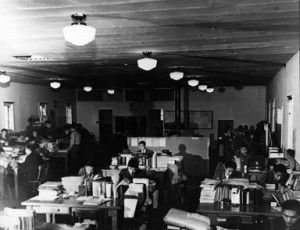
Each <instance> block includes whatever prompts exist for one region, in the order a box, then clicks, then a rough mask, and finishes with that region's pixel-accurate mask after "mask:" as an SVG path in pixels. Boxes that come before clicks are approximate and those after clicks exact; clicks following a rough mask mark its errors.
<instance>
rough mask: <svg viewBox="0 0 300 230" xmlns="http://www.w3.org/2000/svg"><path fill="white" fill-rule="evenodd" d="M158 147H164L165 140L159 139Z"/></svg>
mask: <svg viewBox="0 0 300 230" xmlns="http://www.w3.org/2000/svg"><path fill="white" fill-rule="evenodd" d="M159 147H166V138H164V137H162V138H159Z"/></svg>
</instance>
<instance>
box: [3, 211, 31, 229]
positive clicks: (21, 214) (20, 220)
mask: <svg viewBox="0 0 300 230" xmlns="http://www.w3.org/2000/svg"><path fill="white" fill-rule="evenodd" d="M4 217H6V218H7V220H9V221H7V223H5V228H4V229H8V230H16V229H18V230H34V229H35V227H34V212H33V210H27V209H13V208H4Z"/></svg>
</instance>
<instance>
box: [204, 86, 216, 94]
mask: <svg viewBox="0 0 300 230" xmlns="http://www.w3.org/2000/svg"><path fill="white" fill-rule="evenodd" d="M214 90H215V89H214V88H212V87H209V88H207V89H206V92H208V93H212V92H214Z"/></svg>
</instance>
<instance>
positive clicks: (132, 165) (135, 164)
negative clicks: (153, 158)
mask: <svg viewBox="0 0 300 230" xmlns="http://www.w3.org/2000/svg"><path fill="white" fill-rule="evenodd" d="M138 168H139V161H138V160H137V159H136V158H131V159H130V160H129V162H128V171H129V172H130V173H131V174H132V173H134V172H135V171H136V170H137V169H138Z"/></svg>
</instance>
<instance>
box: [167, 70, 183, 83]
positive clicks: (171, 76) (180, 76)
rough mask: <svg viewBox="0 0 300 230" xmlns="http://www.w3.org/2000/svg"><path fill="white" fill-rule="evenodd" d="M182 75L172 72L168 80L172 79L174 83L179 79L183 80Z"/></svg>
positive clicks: (181, 73)
mask: <svg viewBox="0 0 300 230" xmlns="http://www.w3.org/2000/svg"><path fill="white" fill-rule="evenodd" d="M183 75H184V73H183V72H179V71H174V72H172V73H170V78H171V79H173V80H174V81H179V80H180V79H182V78H183Z"/></svg>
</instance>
